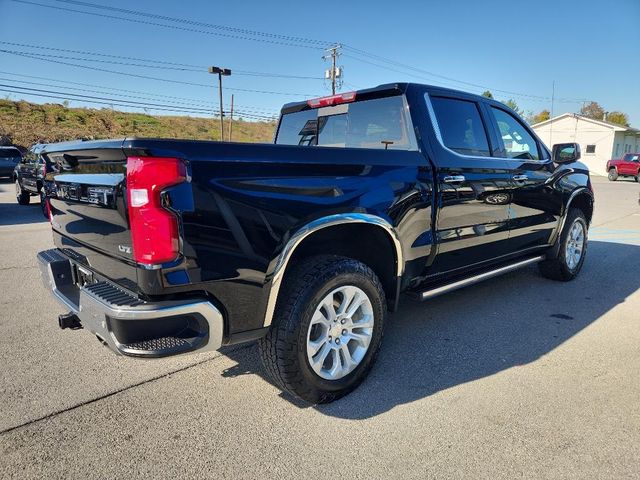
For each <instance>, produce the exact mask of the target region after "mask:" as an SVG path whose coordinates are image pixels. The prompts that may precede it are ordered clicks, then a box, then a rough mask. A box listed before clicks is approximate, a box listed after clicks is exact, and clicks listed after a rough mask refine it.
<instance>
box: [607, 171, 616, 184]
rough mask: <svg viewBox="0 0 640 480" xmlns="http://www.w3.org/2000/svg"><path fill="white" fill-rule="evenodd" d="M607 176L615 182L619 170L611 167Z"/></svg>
mask: <svg viewBox="0 0 640 480" xmlns="http://www.w3.org/2000/svg"><path fill="white" fill-rule="evenodd" d="M607 178H609V181H610V182H615V181H616V180H617V179H618V171H617V170H616V169H615V168H612V169H610V170H609V175H607Z"/></svg>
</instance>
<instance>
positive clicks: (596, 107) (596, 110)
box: [482, 90, 629, 127]
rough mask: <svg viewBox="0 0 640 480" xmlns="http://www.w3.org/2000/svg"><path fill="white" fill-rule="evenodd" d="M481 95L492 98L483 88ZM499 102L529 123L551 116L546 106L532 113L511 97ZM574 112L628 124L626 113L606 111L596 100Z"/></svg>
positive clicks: (532, 123) (588, 116) (538, 121)
mask: <svg viewBox="0 0 640 480" xmlns="http://www.w3.org/2000/svg"><path fill="white" fill-rule="evenodd" d="M482 96H483V97H487V98H494V97H493V94H492V93H491V92H490V91H489V90H485V91H484V93H483V94H482ZM501 102H502V103H504V104H505V105H506V106H507V107H509V108H511V109H512V110H513V111H515V112H516V113H517V114H518V115H520V116H522V117H524V118H525V120H526V121H527V122H528V123H529V124H530V125H534V124H536V123H540V122H544V121H546V120H549V119H550V118H551V112H550V111H549V110H547V109H546V108H545V109H544V110H542V111H540V112H538V113H534V112H531V111H529V112H526V113H525V111H524V110H522V109H521V108H520V107H519V106H518V104H517V103H516V101H515V100H513V99H512V98H510V99H508V100H501ZM576 113H578V114H579V115H582V116H583V117H587V118H591V119H593V120H602V121H605V122H609V123H614V124H616V125H620V126H622V127H628V126H629V116H628V115H627V114H626V113H624V112H620V111H617V110H616V111H613V112H607V111H606V110H605V109H604V108H603V107H602V106H601V105H600V104H599V103H598V102H585V103H583V105H582V108H580V111H579V112H576Z"/></svg>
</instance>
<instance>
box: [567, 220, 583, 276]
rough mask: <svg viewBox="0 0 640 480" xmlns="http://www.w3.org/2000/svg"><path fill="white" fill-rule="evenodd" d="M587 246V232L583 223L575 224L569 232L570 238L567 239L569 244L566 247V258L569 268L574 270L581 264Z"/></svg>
mask: <svg viewBox="0 0 640 480" xmlns="http://www.w3.org/2000/svg"><path fill="white" fill-rule="evenodd" d="M584 244H585V231H584V225H583V224H582V223H581V222H578V221H576V222H574V223H573V225H572V226H571V230H569V236H568V237H567V244H566V246H565V258H566V260H567V267H569V269H570V270H573V269H574V268H576V267H577V266H578V264H579V263H580V259H581V258H582V252H583V251H584Z"/></svg>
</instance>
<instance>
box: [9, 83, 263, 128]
mask: <svg viewBox="0 0 640 480" xmlns="http://www.w3.org/2000/svg"><path fill="white" fill-rule="evenodd" d="M0 91H3V92H10V93H18V94H21V95H33V96H37V97H45V98H57V99H65V100H77V101H82V102H87V103H96V104H101V105H117V106H121V107H127V108H142V109H149V110H159V111H170V112H179V113H196V114H218V113H219V112H217V111H215V110H211V109H203V108H195V107H180V106H173V105H168V104H167V105H164V104H153V103H151V104H150V103H143V102H134V101H131V100H121V99H117V98H104V97H96V96H93V95H80V94H75V93H68V92H56V91H51V90H43V89H36V88H27V87H20V86H16V85H5V84H0ZM73 97H80V98H73ZM238 113H239V114H240V115H241V116H243V117H245V116H246V117H247V118H255V119H261V120H267V121H272V120H275V118H274V117H270V116H266V115H257V114H252V113H249V112H244V111H239V112H238Z"/></svg>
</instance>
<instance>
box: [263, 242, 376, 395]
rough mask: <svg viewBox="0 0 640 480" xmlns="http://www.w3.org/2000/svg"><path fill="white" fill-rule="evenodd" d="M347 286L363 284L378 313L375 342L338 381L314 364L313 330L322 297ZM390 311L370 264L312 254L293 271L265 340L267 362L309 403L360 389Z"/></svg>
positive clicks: (274, 373)
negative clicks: (310, 335) (310, 343)
mask: <svg viewBox="0 0 640 480" xmlns="http://www.w3.org/2000/svg"><path fill="white" fill-rule="evenodd" d="M346 285H349V286H355V287H358V288H359V289H361V290H362V291H363V292H364V293H365V294H366V295H367V297H368V298H369V300H370V302H371V305H372V307H373V317H374V326H373V331H372V336H371V341H370V344H369V347H368V350H367V351H366V353H365V354H364V356H363V357H362V360H361V361H360V363H359V364H358V366H357V367H355V369H354V370H353V371H351V373H349V374H347V375H346V376H344V377H342V378H340V379H337V380H326V379H324V378H322V377H320V376H319V375H318V374H317V373H316V372H315V371H314V370H313V369H312V367H311V365H310V364H309V360H308V358H307V333H308V331H309V326H310V323H311V319H312V316H313V315H314V312H315V310H316V308H317V307H318V306H319V305H320V302H321V301H322V300H323V299H324V298H325V297H326V296H327V295H328V294H329V293H331V292H332V291H334V290H335V289H337V288H339V287H341V286H346ZM386 313H387V306H386V299H385V295H384V291H383V289H382V285H381V284H380V281H379V280H378V277H377V276H376V274H375V273H374V272H373V270H371V269H370V268H369V267H368V266H366V265H365V264H363V263H361V262H359V261H357V260H354V259H351V258H346V257H340V256H336V255H322V256H316V257H311V258H308V259H306V260H304V261H302V262H301V263H300V264H299V265H297V266H296V267H295V268H294V269H292V270H291V271H290V272H289V273H287V277H286V278H285V281H284V284H283V286H282V289H281V291H280V296H279V299H278V304H277V306H276V311H275V314H274V318H273V322H272V325H271V329H270V330H269V333H268V334H267V335H266V336H265V337H264V338H262V339H261V340H260V342H259V349H260V356H261V358H262V362H263V364H264V367H265V369H266V370H267V372H268V373H269V375H270V376H271V378H273V380H274V381H275V383H276V384H277V385H278V386H279V387H280V388H282V389H284V390H286V391H288V392H289V393H291V394H293V395H295V396H297V397H299V398H301V399H303V400H305V401H307V402H310V403H313V404H318V403H329V402H332V401H334V400H337V399H338V398H340V397H343V396H344V395H347V394H348V393H349V392H351V391H352V390H354V389H355V388H356V387H357V386H358V385H359V384H360V383H361V382H362V381H363V380H364V379H365V377H366V376H367V374H368V373H369V371H370V370H371V367H372V366H373V364H374V362H375V359H376V357H377V354H378V350H379V349H380V344H381V342H382V333H383V330H384V322H385V318H386ZM329 338H331V337H329Z"/></svg>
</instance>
